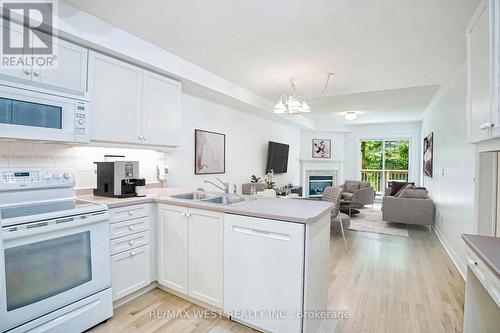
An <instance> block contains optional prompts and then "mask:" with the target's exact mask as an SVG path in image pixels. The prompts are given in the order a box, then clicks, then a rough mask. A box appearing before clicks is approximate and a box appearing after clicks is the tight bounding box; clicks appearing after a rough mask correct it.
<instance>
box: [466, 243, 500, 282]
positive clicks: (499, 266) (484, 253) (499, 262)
mask: <svg viewBox="0 0 500 333" xmlns="http://www.w3.org/2000/svg"><path fill="white" fill-rule="evenodd" d="M462 238H463V240H464V241H465V243H467V245H469V246H470V248H471V249H472V250H473V251H474V253H476V254H477V256H478V257H479V258H481V260H483V261H484V262H485V264H486V265H488V267H489V268H490V269H491V271H492V272H493V273H495V274H496V276H497V277H498V278H500V238H498V237H490V236H479V235H470V234H463V235H462Z"/></svg>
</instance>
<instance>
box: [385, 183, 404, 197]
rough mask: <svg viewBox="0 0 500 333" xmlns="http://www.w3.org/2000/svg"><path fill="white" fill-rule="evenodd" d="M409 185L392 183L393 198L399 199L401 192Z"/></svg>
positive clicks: (391, 194)
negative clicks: (398, 194)
mask: <svg viewBox="0 0 500 333" xmlns="http://www.w3.org/2000/svg"><path fill="white" fill-rule="evenodd" d="M408 184H409V183H406V182H392V186H391V193H390V194H389V195H390V196H392V197H397V193H398V192H400V191H401V189H402V188H404V187H406V186H408Z"/></svg>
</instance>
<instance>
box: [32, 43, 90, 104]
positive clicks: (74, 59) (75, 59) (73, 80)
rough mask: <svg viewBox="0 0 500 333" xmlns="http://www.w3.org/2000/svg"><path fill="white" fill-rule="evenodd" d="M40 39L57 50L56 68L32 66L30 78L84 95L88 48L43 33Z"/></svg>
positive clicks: (71, 92) (58, 88)
mask: <svg viewBox="0 0 500 333" xmlns="http://www.w3.org/2000/svg"><path fill="white" fill-rule="evenodd" d="M42 40H43V41H44V42H45V43H47V44H53V47H54V49H55V50H56V51H57V52H56V54H57V67H56V68H53V69H51V68H33V73H32V80H33V81H38V82H40V83H42V84H46V85H50V86H52V87H56V89H57V90H61V91H63V92H67V93H70V94H77V95H82V96H84V95H85V92H86V90H87V55H88V50H87V49H86V48H83V47H81V46H79V45H76V44H73V43H70V42H67V41H65V40H62V39H59V38H52V37H50V36H49V35H46V34H44V35H43V37H42Z"/></svg>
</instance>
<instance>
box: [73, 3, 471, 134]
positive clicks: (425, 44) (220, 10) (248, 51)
mask: <svg viewBox="0 0 500 333" xmlns="http://www.w3.org/2000/svg"><path fill="white" fill-rule="evenodd" d="M66 1H67V2H69V3H71V4H73V5H75V6H76V7H79V8H81V9H82V10H85V11H87V12H89V13H91V14H92V15H94V16H97V17H99V18H101V19H103V20H105V21H108V22H110V23H112V24H114V25H116V26H118V27H120V28H122V29H124V30H126V31H128V32H130V33H133V34H135V35H137V36H139V37H141V38H143V39H145V40H147V41H149V42H151V43H153V44H156V45H158V46H160V47H162V48H164V49H166V50H167V51H170V52H172V53H174V54H176V55H178V56H181V57H183V58H185V59H187V60H189V61H191V62H193V63H195V64H197V65H200V66H202V67H204V68H206V69H208V70H210V71H212V72H214V73H215V74H217V75H219V76H221V77H223V78H226V79H228V80H230V81H233V82H235V83H237V84H238V85H240V86H242V87H245V88H247V89H249V90H251V91H253V92H255V93H257V94H259V95H262V96H263V97H265V98H267V99H269V100H272V101H274V100H276V99H277V98H278V97H279V96H280V95H281V94H283V93H285V92H287V91H288V79H289V78H290V77H292V78H294V81H295V83H296V86H297V89H298V90H299V93H300V94H302V95H304V96H305V97H306V98H307V99H308V100H309V101H310V102H311V103H310V104H311V106H312V107H313V113H312V114H311V115H310V117H311V119H314V120H316V121H320V122H321V125H322V127H328V123H329V122H331V123H332V124H334V123H338V122H339V121H341V122H342V121H344V120H342V117H337V114H336V112H338V111H347V109H349V108H351V107H352V108H353V109H354V111H362V112H363V113H361V114H360V116H359V117H358V120H357V122H360V123H361V122H365V123H366V122H379V121H384V120H386V119H388V117H390V119H392V120H394V121H406V120H417V119H419V117H420V115H421V113H422V112H423V110H424V109H425V107H426V106H427V104H428V102H429V101H430V99H431V98H432V96H433V93H434V92H435V90H436V85H439V84H441V83H443V82H445V81H447V80H448V79H449V78H450V77H451V75H452V74H453V73H454V72H455V71H456V70H457V68H458V67H459V66H460V65H461V64H462V63H463V61H464V59H465V37H464V31H465V27H466V24H467V22H468V20H469V18H470V17H471V16H472V13H473V11H474V9H475V7H476V6H477V4H478V3H479V0H376V1H375V0H372V1H369V0H364V1H363V0H309V1H307V0H273V1H268V0H267V1H264V0H252V1H244V0H239V1H238V0H218V1H206V0H205V1H203V0H200V1H193V0H183V1H171V0H142V1H140V2H138V1H136V0H106V1H102V0H66ZM328 72H335V73H336V75H335V77H334V78H333V80H331V82H330V86H329V89H328V90H327V91H326V93H325V95H324V96H321V91H322V90H323V87H324V84H325V79H326V75H327V73H328ZM368 92H370V93H368ZM325 96H326V97H325ZM328 96H336V97H331V98H330V97H328Z"/></svg>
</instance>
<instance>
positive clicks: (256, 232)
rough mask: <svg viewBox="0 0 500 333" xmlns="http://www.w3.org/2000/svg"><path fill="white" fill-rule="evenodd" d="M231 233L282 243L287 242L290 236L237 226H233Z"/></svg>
mask: <svg viewBox="0 0 500 333" xmlns="http://www.w3.org/2000/svg"><path fill="white" fill-rule="evenodd" d="M233 231H234V232H238V233H241V234H247V235H253V236H258V237H265V238H270V239H277V240H282V241H289V240H290V239H291V236H290V235H287V234H280V233H277V232H272V231H266V230H259V229H253V228H245V227H239V226H233Z"/></svg>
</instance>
